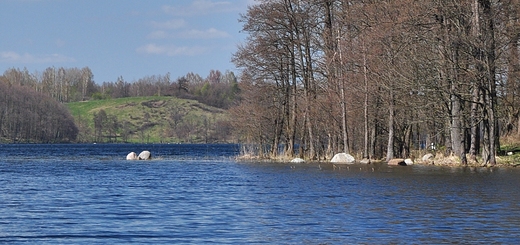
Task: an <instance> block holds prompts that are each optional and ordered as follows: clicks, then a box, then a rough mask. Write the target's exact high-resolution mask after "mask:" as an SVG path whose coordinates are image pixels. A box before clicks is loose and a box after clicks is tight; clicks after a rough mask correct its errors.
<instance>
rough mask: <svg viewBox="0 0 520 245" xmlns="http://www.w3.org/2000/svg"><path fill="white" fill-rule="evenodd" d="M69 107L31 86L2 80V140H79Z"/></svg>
mask: <svg viewBox="0 0 520 245" xmlns="http://www.w3.org/2000/svg"><path fill="white" fill-rule="evenodd" d="M77 135H78V128H77V127H76V125H75V124H74V119H73V118H72V117H71V115H70V113H69V111H68V110H67V108H66V107H65V106H64V105H63V104H60V103H58V102H57V101H56V100H54V99H52V98H50V97H49V96H46V95H44V94H42V93H38V92H36V91H34V90H32V89H30V88H29V87H23V86H20V85H16V84H8V83H5V82H2V81H0V141H2V140H3V141H8V142H11V143H58V142H70V141H74V140H76V136H77Z"/></svg>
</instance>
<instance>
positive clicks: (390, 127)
mask: <svg viewBox="0 0 520 245" xmlns="http://www.w3.org/2000/svg"><path fill="white" fill-rule="evenodd" d="M389 99H390V101H389V103H388V144H387V146H386V161H387V162H388V161H390V160H391V159H392V158H394V134H395V132H394V114H395V111H394V93H393V91H392V90H390V98H389Z"/></svg>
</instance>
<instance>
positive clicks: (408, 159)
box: [404, 158, 413, 166]
mask: <svg viewBox="0 0 520 245" xmlns="http://www.w3.org/2000/svg"><path fill="white" fill-rule="evenodd" d="M404 163H406V166H410V165H413V160H412V159H410V158H406V159H404Z"/></svg>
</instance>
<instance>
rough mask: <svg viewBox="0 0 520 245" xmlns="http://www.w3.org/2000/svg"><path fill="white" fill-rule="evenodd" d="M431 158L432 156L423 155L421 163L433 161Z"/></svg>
mask: <svg viewBox="0 0 520 245" xmlns="http://www.w3.org/2000/svg"><path fill="white" fill-rule="evenodd" d="M433 157H434V156H433V154H431V153H428V154H426V155H424V156H423V157H422V160H423V161H430V160H432V159H433Z"/></svg>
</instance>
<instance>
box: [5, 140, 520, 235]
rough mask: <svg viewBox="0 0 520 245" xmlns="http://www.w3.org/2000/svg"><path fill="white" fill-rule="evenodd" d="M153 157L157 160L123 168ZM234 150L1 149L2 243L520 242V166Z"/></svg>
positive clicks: (83, 146)
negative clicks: (279, 159) (263, 156)
mask: <svg viewBox="0 0 520 245" xmlns="http://www.w3.org/2000/svg"><path fill="white" fill-rule="evenodd" d="M142 150H149V151H151V152H152V155H153V156H154V159H153V160H150V161H126V160H124V159H125V157H126V155H127V154H128V153H129V152H131V151H134V152H136V153H139V152H140V151H142ZM237 154H238V147H237V146H235V145H138V144H113V145H111V144H97V145H93V144H88V145H87V144H65V145H23V144H21V145H0V243H8V244H132V243H134V244H146V243H147V244H443V243H449V244H490V243H494V244H518V243H520V169H515V168H501V169H499V168H492V169H487V168H482V169H479V168H477V169H474V168H446V167H435V166H407V167H403V166H395V167H393V166H392V167H389V166H386V165H384V164H381V165H378V164H376V165H352V166H350V167H349V168H346V167H343V168H342V169H339V170H338V169H337V168H333V166H332V165H331V164H326V163H321V164H319V163H309V164H297V165H295V164H282V163H266V162H245V163H244V162H236V161H235V160H234V157H235V156H236V155H237Z"/></svg>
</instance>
